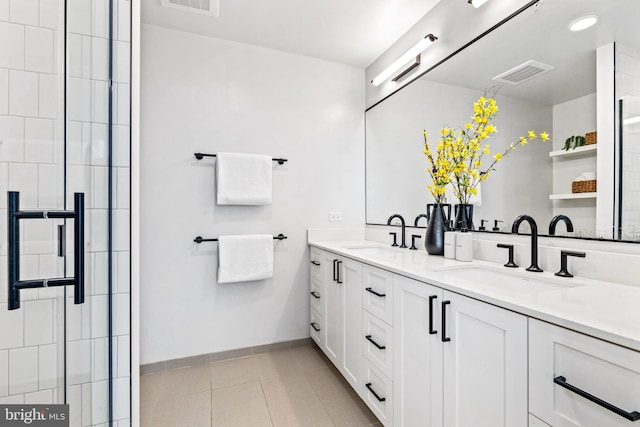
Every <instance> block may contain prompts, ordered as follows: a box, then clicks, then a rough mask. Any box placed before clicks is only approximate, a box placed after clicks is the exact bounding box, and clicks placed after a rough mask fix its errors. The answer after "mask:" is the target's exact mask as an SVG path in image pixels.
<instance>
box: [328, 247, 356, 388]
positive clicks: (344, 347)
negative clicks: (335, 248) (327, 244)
mask: <svg viewBox="0 0 640 427" xmlns="http://www.w3.org/2000/svg"><path fill="white" fill-rule="evenodd" d="M322 259H323V262H324V264H325V265H326V268H325V274H327V275H326V276H325V277H326V280H325V283H326V292H325V293H326V310H325V315H324V322H325V328H324V339H325V342H324V346H322V347H321V348H322V349H323V351H324V352H325V354H326V355H327V357H329V359H330V360H331V361H332V362H333V364H334V365H335V366H336V367H337V368H338V370H339V371H340V373H341V374H342V375H343V376H344V377H345V378H346V380H347V381H348V382H349V384H351V387H353V388H354V390H356V391H357V392H358V393H359V394H360V393H361V392H362V385H361V383H362V338H361V337H362V263H360V262H357V261H353V260H351V259H349V258H344V257H340V256H337V255H335V254H331V253H329V252H325V253H324V255H323V256H322Z"/></svg>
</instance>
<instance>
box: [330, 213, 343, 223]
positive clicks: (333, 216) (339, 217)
mask: <svg viewBox="0 0 640 427" xmlns="http://www.w3.org/2000/svg"><path fill="white" fill-rule="evenodd" d="M329 221H331V222H339V221H342V212H329Z"/></svg>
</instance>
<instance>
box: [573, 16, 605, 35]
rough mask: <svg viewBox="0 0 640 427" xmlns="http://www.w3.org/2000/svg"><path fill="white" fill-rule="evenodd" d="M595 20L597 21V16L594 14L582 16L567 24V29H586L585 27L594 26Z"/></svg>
mask: <svg viewBox="0 0 640 427" xmlns="http://www.w3.org/2000/svg"><path fill="white" fill-rule="evenodd" d="M596 22H598V17H597V16H596V15H589V16H583V17H581V18H578V19H576V20H575V21H573V22H571V23H570V24H569V29H570V30H571V31H582V30H586V29H587V28H589V27H592V26H594V25H595V24H596Z"/></svg>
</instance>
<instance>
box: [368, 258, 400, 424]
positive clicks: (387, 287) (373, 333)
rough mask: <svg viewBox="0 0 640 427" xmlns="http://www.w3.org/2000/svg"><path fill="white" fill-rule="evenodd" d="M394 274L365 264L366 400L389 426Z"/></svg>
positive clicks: (392, 367)
mask: <svg viewBox="0 0 640 427" xmlns="http://www.w3.org/2000/svg"><path fill="white" fill-rule="evenodd" d="M393 276H394V275H393V273H391V272H389V271H386V270H382V269H380V268H377V267H372V266H370V265H367V264H363V266H362V307H363V310H362V328H363V330H362V337H361V340H362V354H363V361H364V378H363V380H362V383H363V384H364V388H363V389H362V399H363V400H364V401H365V403H366V404H367V406H369V408H370V409H371V410H372V411H373V413H374V414H376V416H377V417H378V419H379V420H380V421H381V422H382V424H383V425H384V426H385V427H392V426H393V411H394V405H395V399H394V389H393V376H394V346H395V340H394V331H393V309H394V307H393V297H394V292H393Z"/></svg>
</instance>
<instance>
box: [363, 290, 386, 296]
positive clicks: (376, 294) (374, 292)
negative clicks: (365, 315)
mask: <svg viewBox="0 0 640 427" xmlns="http://www.w3.org/2000/svg"><path fill="white" fill-rule="evenodd" d="M364 290H365V291H367V292H371V293H372V294H374V295H375V296H377V297H380V298H384V297H386V296H387V294H379V293H378V292H376V291H374V290H373V289H371V288H364Z"/></svg>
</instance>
